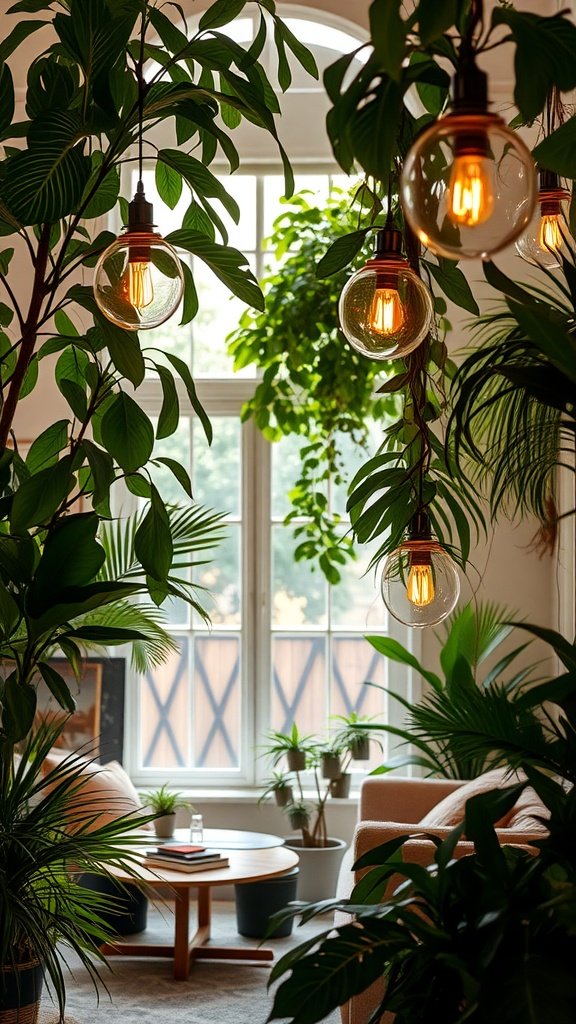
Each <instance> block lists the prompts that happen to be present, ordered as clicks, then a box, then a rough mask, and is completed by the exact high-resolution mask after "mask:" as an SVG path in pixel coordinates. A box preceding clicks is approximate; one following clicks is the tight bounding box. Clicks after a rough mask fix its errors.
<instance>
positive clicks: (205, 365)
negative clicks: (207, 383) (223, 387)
mask: <svg viewBox="0 0 576 1024" xmlns="http://www.w3.org/2000/svg"><path fill="white" fill-rule="evenodd" d="M193 273H194V282H195V284H196V290H197V292H198V302H199V308H198V313H197V314H196V317H195V318H194V321H193V333H194V343H193V350H194V352H193V372H194V374H195V375H196V376H199V377H230V376H231V375H232V374H233V372H234V371H233V367H232V360H231V359H230V357H229V355H228V353H227V351H226V338H227V336H228V335H229V334H230V332H231V331H232V330H234V328H235V327H237V326H238V321H239V320H240V317H241V316H242V313H243V312H244V310H245V308H246V306H245V303H243V302H241V301H240V299H237V298H235V296H233V295H231V294H230V292H229V290H228V288H226V286H225V285H223V284H222V282H221V281H219V280H218V278H217V277H215V276H214V274H213V273H212V271H211V270H209V269H208V267H206V266H205V264H203V263H201V261H200V260H194V264H193ZM248 369H249V372H248V373H247V372H246V371H243V373H242V376H244V377H246V376H253V375H254V369H253V368H248Z"/></svg>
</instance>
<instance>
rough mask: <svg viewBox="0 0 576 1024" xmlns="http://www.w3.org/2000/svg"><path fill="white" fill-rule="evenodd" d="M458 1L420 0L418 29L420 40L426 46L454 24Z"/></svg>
mask: <svg viewBox="0 0 576 1024" xmlns="http://www.w3.org/2000/svg"><path fill="white" fill-rule="evenodd" d="M457 12H458V0H443V2H442V3H439V2H438V0H420V2H419V4H418V29H419V32H420V39H421V40H422V42H423V43H424V45H425V46H427V45H428V44H429V43H432V42H434V40H435V39H437V38H438V36H441V35H442V34H443V33H444V32H446V31H447V30H448V29H449V28H450V27H451V26H452V25H454V24H455V23H456V15H457Z"/></svg>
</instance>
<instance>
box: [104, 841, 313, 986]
mask: <svg viewBox="0 0 576 1024" xmlns="http://www.w3.org/2000/svg"><path fill="white" fill-rule="evenodd" d="M254 834H255V835H257V833H254ZM222 852H223V853H225V854H226V856H227V857H228V859H229V862H230V863H229V866H228V867H225V868H215V869H214V870H211V871H199V872H197V873H191V874H186V873H185V872H183V871H170V870H164V869H163V868H156V867H155V868H153V869H152V868H146V867H145V865H144V863H143V862H142V864H141V866H139V867H138V868H137V871H138V877H137V878H135V877H134V875H132V874H129V873H127V872H124V871H121V870H120V869H112V873H113V874H114V876H115V877H116V878H118V879H119V880H120V881H122V882H137V883H138V884H141V885H142V887H143V888H144V889H145V890H149V891H150V890H151V891H152V892H153V891H154V890H158V889H161V888H166V886H169V887H170V889H171V890H173V893H174V900H175V907H174V942H173V943H168V944H165V943H162V944H152V943H146V942H145V941H143V942H130V941H129V938H130V937H129V936H127V939H128V941H124V940H123V939H122V938H119V939H117V940H115V941H114V942H111V943H106V944H105V945H103V946H102V947H101V950H102V952H103V953H104V954H105V955H106V956H156V957H168V958H170V959H172V960H173V962H174V978H175V979H176V980H177V981H185V980H186V978H187V977H188V974H189V971H190V968H191V966H192V964H193V963H194V961H195V960H260V961H262V960H273V959H274V954H273V952H272V950H271V949H263V948H262V947H258V948H257V949H256V948H251V947H249V946H212V945H208V942H209V939H210V924H211V894H212V889H213V888H217V887H218V886H224V885H239V884H242V882H258V881H260V880H262V879H264V878H273V877H274V876H275V875H283V874H285V873H286V872H287V871H290V870H291V869H292V868H293V867H295V866H296V864H297V863H298V854H297V853H294V851H293V850H288V849H287V848H286V847H285V846H276V847H265V848H263V849H262V848H261V849H251V850H247V849H241V850H239V849H226V850H224V849H223V850H222ZM193 889H195V890H196V892H197V900H198V906H197V927H196V931H195V933H194V935H192V936H190V896H191V892H192V890H193Z"/></svg>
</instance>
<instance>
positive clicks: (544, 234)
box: [538, 214, 562, 252]
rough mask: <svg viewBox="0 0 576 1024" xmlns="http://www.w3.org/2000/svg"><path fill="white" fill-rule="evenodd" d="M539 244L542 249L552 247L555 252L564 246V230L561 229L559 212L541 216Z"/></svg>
mask: <svg viewBox="0 0 576 1024" xmlns="http://www.w3.org/2000/svg"><path fill="white" fill-rule="evenodd" d="M538 245H539V246H540V248H541V249H552V250H553V251H554V252H558V251H559V250H560V248H561V246H562V232H561V231H560V223H559V220H558V214H552V215H550V216H547V217H541V218H540V227H539V229H538Z"/></svg>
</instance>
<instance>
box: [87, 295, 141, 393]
mask: <svg viewBox="0 0 576 1024" xmlns="http://www.w3.org/2000/svg"><path fill="white" fill-rule="evenodd" d="M94 320H95V322H96V323H97V324H98V327H99V328H100V331H101V332H102V335H103V336H104V339H105V341H106V347H107V349H108V352H109V353H110V358H111V360H112V362H113V363H114V366H115V367H116V369H117V370H118V372H119V373H121V374H122V376H123V377H126V379H127V380H129V381H130V383H131V384H133V385H134V387H136V388H137V387H138V385H139V384H141V383H142V381H143V380H144V374H145V372H146V368H145V366H144V357H143V355H142V350H141V348H140V340H139V338H138V333H137V332H136V331H124V330H123V329H122V328H121V327H118V326H117V325H116V324H113V323H112V322H111V321H110V320H108V319H107V318H106V317H105V316H102V315H101V314H100V313H98V314H97V315H96V316H95V317H94Z"/></svg>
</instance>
